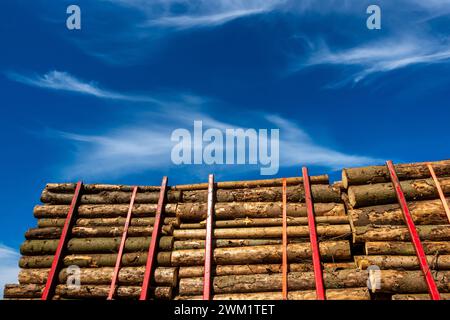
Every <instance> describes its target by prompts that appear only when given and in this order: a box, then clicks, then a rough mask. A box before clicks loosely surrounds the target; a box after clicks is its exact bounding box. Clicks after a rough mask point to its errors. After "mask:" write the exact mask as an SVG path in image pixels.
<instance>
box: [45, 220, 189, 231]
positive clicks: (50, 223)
mask: <svg viewBox="0 0 450 320" xmlns="http://www.w3.org/2000/svg"><path fill="white" fill-rule="evenodd" d="M65 222H66V219H58V218H54V219H52V218H43V219H39V220H38V227H39V228H47V227H63V226H64V223H65ZM154 223H155V218H153V217H145V218H131V220H130V226H153V225H154ZM163 224H166V225H173V226H174V227H178V226H179V225H180V220H179V219H178V218H174V217H169V218H164V220H163ZM124 225H125V218H122V217H116V218H91V219H89V218H88V219H86V218H80V219H77V220H76V221H75V226H80V227H92V226H108V227H117V226H124Z"/></svg>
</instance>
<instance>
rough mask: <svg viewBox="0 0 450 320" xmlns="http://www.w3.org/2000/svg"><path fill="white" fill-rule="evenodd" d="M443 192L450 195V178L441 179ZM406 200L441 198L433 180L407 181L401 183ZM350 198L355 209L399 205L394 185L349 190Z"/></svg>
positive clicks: (357, 187)
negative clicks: (391, 204)
mask: <svg viewBox="0 0 450 320" xmlns="http://www.w3.org/2000/svg"><path fill="white" fill-rule="evenodd" d="M439 182H440V184H441V186H442V191H443V192H444V194H446V195H450V178H441V179H439ZM400 184H401V186H402V189H403V192H404V194H405V197H406V200H408V201H415V200H432V199H437V198H439V194H438V192H437V189H436V185H435V184H434V181H433V179H422V180H407V181H401V182H400ZM348 198H349V202H350V205H351V206H352V207H353V208H359V207H365V206H374V205H380V204H390V203H397V196H396V193H395V190H394V187H393V186H392V183H390V182H389V183H377V184H368V185H362V186H351V187H349V188H348Z"/></svg>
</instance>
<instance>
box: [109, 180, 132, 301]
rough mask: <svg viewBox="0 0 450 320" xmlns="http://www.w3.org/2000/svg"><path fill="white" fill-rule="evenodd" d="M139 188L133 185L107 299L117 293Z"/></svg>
mask: <svg viewBox="0 0 450 320" xmlns="http://www.w3.org/2000/svg"><path fill="white" fill-rule="evenodd" d="M137 189H138V187H133V193H132V194H131V200H130V207H129V208H128V214H127V218H126V220H125V226H124V227H123V233H122V240H121V241H120V246H119V252H118V253H117V258H116V265H115V267H114V273H113V277H112V281H111V286H110V288H109V293H108V298H107V300H112V299H113V298H114V294H115V293H116V286H117V279H118V277H119V271H120V265H121V264H122V256H123V249H124V248H125V242H126V241H127V234H128V227H129V226H130V220H131V213H132V212H133V206H134V200H135V199H136V193H137Z"/></svg>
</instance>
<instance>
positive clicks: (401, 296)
mask: <svg viewBox="0 0 450 320" xmlns="http://www.w3.org/2000/svg"><path fill="white" fill-rule="evenodd" d="M440 296H441V300H450V293H441V294H440ZM392 300H431V298H430V295H429V294H428V293H416V294H394V295H393V296H392Z"/></svg>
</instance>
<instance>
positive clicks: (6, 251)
mask: <svg viewBox="0 0 450 320" xmlns="http://www.w3.org/2000/svg"><path fill="white" fill-rule="evenodd" d="M19 258H20V254H19V253H18V252H17V251H16V250H14V249H13V248H11V247H8V246H5V245H3V244H0V298H1V297H3V288H4V287H5V284H8V283H17V275H18V273H19V266H18V261H19Z"/></svg>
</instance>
